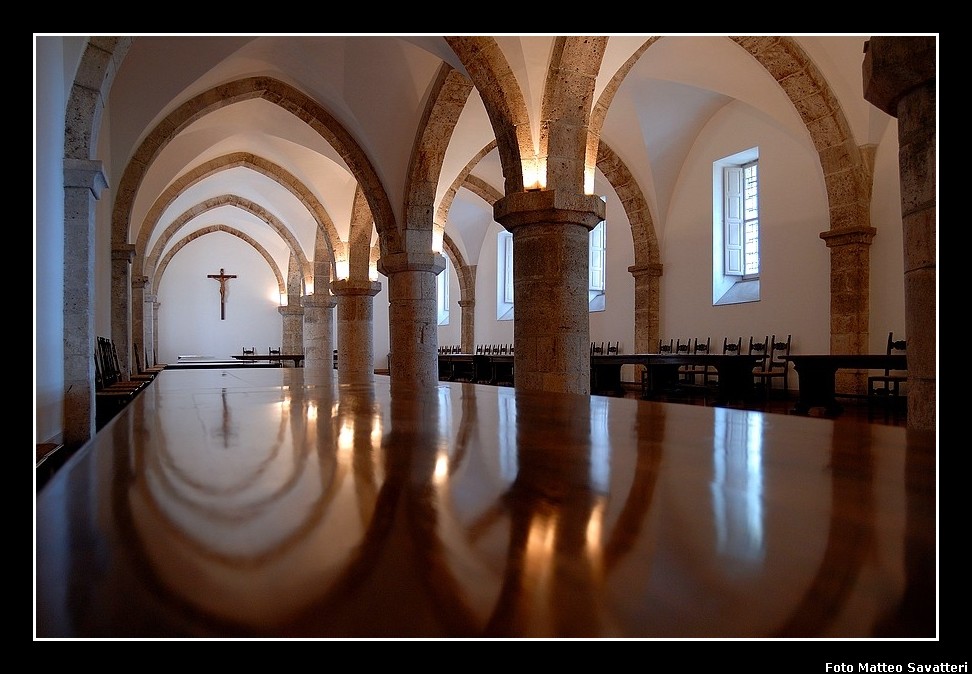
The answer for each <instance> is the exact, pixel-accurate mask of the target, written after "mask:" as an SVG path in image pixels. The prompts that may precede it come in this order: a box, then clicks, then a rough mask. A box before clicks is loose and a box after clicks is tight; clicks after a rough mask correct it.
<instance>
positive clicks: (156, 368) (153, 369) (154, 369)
mask: <svg viewBox="0 0 972 674" xmlns="http://www.w3.org/2000/svg"><path fill="white" fill-rule="evenodd" d="M132 358H133V360H134V362H135V367H136V368H137V371H138V372H139V373H143V372H147V373H150V374H153V375H157V374H158V373H159V372H161V371H162V370H164V369H165V367H166V366H165V363H162V364H159V365H149V362H148V354H146V356H145V368H144V369H143V368H142V357H141V356H140V355H139V350H138V342H134V343H133V344H132Z"/></svg>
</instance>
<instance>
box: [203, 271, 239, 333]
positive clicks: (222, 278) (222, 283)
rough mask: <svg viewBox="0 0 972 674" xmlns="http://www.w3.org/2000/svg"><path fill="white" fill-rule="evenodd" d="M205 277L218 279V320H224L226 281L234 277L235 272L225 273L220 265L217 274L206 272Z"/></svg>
mask: <svg viewBox="0 0 972 674" xmlns="http://www.w3.org/2000/svg"><path fill="white" fill-rule="evenodd" d="M206 278H214V279H216V280H217V281H219V320H221V321H225V320H226V282H227V281H228V280H230V279H231V278H236V274H227V273H226V270H225V269H223V268H222V267H220V270H219V273H218V274H207V275H206Z"/></svg>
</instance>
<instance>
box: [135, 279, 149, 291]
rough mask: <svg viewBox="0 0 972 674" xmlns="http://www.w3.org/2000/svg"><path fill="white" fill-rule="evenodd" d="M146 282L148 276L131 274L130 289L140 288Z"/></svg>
mask: <svg viewBox="0 0 972 674" xmlns="http://www.w3.org/2000/svg"><path fill="white" fill-rule="evenodd" d="M147 283H148V276H133V277H132V290H141V289H142V288H144V287H145V286H146V284H147Z"/></svg>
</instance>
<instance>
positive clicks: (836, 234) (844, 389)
mask: <svg viewBox="0 0 972 674" xmlns="http://www.w3.org/2000/svg"><path fill="white" fill-rule="evenodd" d="M876 233H877V230H876V229H875V228H874V227H845V228H842V229H831V230H829V231H826V232H821V233H820V238H821V239H823V240H824V241H826V242H827V247H828V248H830V351H831V353H867V351H868V345H867V336H868V319H869V317H870V309H869V307H870V301H869V298H870V296H871V294H870V287H871V241H872V240H873V239H874V235H875V234H876ZM834 389H835V390H836V391H837V392H838V393H850V394H853V395H861V394H863V393H865V391H866V389H867V371H866V370H838V371H837V375H836V376H835V378H834Z"/></svg>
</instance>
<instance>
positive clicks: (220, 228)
mask: <svg viewBox="0 0 972 674" xmlns="http://www.w3.org/2000/svg"><path fill="white" fill-rule="evenodd" d="M216 232H225V233H226V234H230V235H232V236H235V237H237V238H239V239H242V240H243V241H244V242H246V243H247V244H249V245H250V246H253V248H254V249H256V251H257V252H258V253H260V256H261V257H263V259H264V260H266V261H267V265H269V267H270V269H271V270H273V275H274V277H275V278H276V279H277V288H278V291H279V292H280V293H281V294H284V293H286V292H287V282H286V281H285V280H284V276H283V272H281V271H280V267H279V265H277V262H276V260H274V259H273V256H271V255H270V252H269V251H267V249H266V248H264V247H263V246H262V245H260V243H259V242H258V241H256V240H255V239H254V238H253V237H251V236H249V235H247V234H246V233H244V232H241V231H240V230H238V229H236V228H235V227H230V226H229V225H222V224H218V225H210V226H209V227H203V228H202V229H198V230H196V231H195V232H192V233H190V234H187V235H186V236H184V237H182V238H181V239H179V240H178V241H176V242H175V243H174V244H172V248H170V249H169V250H168V251H166V253H165V255H163V256H162V257H161V258H160V259H159V263H158V265H157V266H156V268H155V274H154V279H155V283H156V285H155V287H156V288H157V287H158V284H159V283H161V282H162V277H163V276H164V275H165V268H166V267H168V266H169V262H171V261H172V258H173V257H175V255H176V253H178V252H179V251H180V250H181V249H182V248H184V247H185V246H187V245H188V244H190V243H192V242H193V241H195V240H196V239H199V238H201V237H204V236H206V235H207V234H214V233H216Z"/></svg>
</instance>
